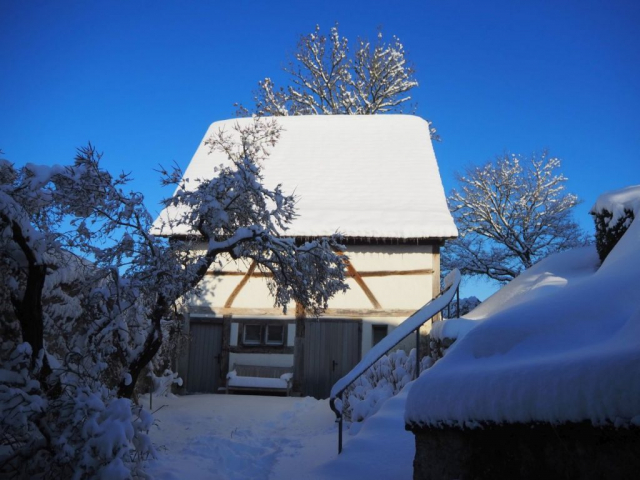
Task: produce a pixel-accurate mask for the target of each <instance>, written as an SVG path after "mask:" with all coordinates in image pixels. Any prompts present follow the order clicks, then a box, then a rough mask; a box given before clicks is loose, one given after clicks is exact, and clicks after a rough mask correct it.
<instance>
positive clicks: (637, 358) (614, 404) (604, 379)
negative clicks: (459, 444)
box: [405, 187, 640, 426]
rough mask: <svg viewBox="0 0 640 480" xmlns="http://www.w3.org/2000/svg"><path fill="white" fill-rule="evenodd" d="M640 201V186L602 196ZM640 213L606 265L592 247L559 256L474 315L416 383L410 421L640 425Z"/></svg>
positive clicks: (611, 203) (612, 205) (615, 201)
mask: <svg viewBox="0 0 640 480" xmlns="http://www.w3.org/2000/svg"><path fill="white" fill-rule="evenodd" d="M596 205H597V206H598V208H597V210H599V209H601V208H602V207H605V208H607V210H609V211H611V212H614V211H616V208H617V207H616V205H618V206H619V205H627V206H628V207H629V208H631V207H637V206H638V205H640V188H638V187H633V188H629V189H624V190H619V191H617V192H610V193H609V194H606V195H603V196H602V197H600V199H599V200H598V202H597V203H596ZM639 284H640V221H639V220H638V218H637V217H636V219H635V220H634V221H633V222H632V223H631V225H630V226H629V229H628V230H627V231H626V232H625V233H624V235H623V236H622V238H621V239H620V241H619V242H618V243H617V245H616V246H615V247H614V248H613V250H612V251H611V253H610V254H609V256H608V257H607V258H606V260H605V261H604V262H603V263H602V265H600V266H599V260H598V256H597V254H596V251H595V247H594V246H593V245H590V246H587V247H582V248H578V249H574V250H569V251H566V252H562V253H558V254H555V255H552V256H550V257H548V258H546V259H544V260H542V261H541V262H539V263H538V264H536V265H534V266H533V267H532V268H530V269H528V270H526V271H524V272H522V273H521V274H520V275H519V276H518V277H517V278H516V279H515V280H513V281H512V282H511V283H509V284H508V285H506V286H505V287H504V288H502V289H501V290H499V291H498V292H497V293H496V294H494V295H493V296H492V297H490V298H489V299H487V300H486V301H485V302H484V303H482V304H481V305H479V306H478V307H477V308H476V309H474V310H473V311H471V312H470V313H469V314H468V315H466V319H467V320H469V321H473V320H475V321H476V323H477V326H475V327H474V328H472V329H470V328H468V327H469V325H468V322H467V323H466V324H464V325H462V326H460V325H454V329H456V328H457V329H458V330H460V329H461V328H460V327H463V329H464V332H458V333H462V335H457V336H458V340H456V342H455V343H454V344H453V346H452V347H451V348H450V349H449V351H448V352H447V354H446V355H445V357H444V358H442V359H441V360H439V361H438V362H437V363H436V364H435V365H434V366H433V367H432V368H431V369H429V370H427V371H425V372H424V373H423V375H422V376H421V377H420V378H419V379H418V380H417V381H416V382H415V384H414V386H413V388H412V390H411V392H410V393H409V397H408V399H407V407H406V414H405V420H406V421H407V422H408V423H410V424H412V425H420V426H439V425H453V426H471V425H474V424H476V423H477V422H481V423H482V422H496V423H501V422H510V423H519V422H525V423H526V422H537V421H541V422H550V423H565V422H580V421H584V420H587V421H591V422H592V423H594V424H607V423H610V424H615V425H629V424H635V425H640V296H638V285H639Z"/></svg>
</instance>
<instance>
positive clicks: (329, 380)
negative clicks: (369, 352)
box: [302, 319, 362, 398]
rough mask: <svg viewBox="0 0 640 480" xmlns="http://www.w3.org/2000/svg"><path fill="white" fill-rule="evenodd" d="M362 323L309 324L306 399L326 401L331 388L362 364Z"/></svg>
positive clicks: (308, 321)
mask: <svg viewBox="0 0 640 480" xmlns="http://www.w3.org/2000/svg"><path fill="white" fill-rule="evenodd" d="M361 337H362V322H361V321H358V320H325V319H320V320H307V321H306V323H305V346H304V371H305V372H304V378H303V382H302V384H303V392H302V393H303V395H311V396H313V397H316V398H327V397H328V396H329V394H330V392H331V387H332V386H333V384H334V383H336V382H337V381H338V380H339V379H340V378H342V377H343V376H344V375H346V374H347V373H348V372H349V371H350V370H351V369H352V368H353V367H354V366H355V365H356V364H357V363H358V361H359V360H360V345H361Z"/></svg>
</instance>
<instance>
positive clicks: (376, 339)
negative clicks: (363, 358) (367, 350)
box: [371, 325, 389, 346]
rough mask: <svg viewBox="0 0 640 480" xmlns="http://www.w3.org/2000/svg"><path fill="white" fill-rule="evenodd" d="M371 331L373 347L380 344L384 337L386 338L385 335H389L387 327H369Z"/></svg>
mask: <svg viewBox="0 0 640 480" xmlns="http://www.w3.org/2000/svg"><path fill="white" fill-rule="evenodd" d="M371 328H372V330H373V344H372V346H373V345H377V344H378V343H380V340H382V339H383V338H384V337H386V336H387V333H389V326H388V325H372V326H371Z"/></svg>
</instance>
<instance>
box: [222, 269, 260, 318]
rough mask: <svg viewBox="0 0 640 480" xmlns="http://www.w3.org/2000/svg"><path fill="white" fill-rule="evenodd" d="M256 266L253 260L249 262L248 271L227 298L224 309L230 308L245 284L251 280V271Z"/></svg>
mask: <svg viewBox="0 0 640 480" xmlns="http://www.w3.org/2000/svg"><path fill="white" fill-rule="evenodd" d="M256 266H257V263H256V261H255V260H254V261H253V262H251V265H250V266H249V270H248V271H247V273H245V275H244V277H242V280H240V283H238V285H236V288H234V289H233V292H231V295H229V298H227V301H226V302H225V304H224V307H225V308H231V306H232V305H233V302H234V301H235V299H236V297H237V296H238V294H239V293H240V292H241V291H242V289H243V288H244V286H245V285H246V284H247V282H248V281H249V279H250V278H251V275H252V274H253V271H254V270H255V269H256Z"/></svg>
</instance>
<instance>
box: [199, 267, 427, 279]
mask: <svg viewBox="0 0 640 480" xmlns="http://www.w3.org/2000/svg"><path fill="white" fill-rule="evenodd" d="M357 273H358V274H359V275H360V277H362V278H368V277H394V276H403V275H431V274H433V273H434V270H433V269H431V268H422V269H418V270H372V271H369V272H357ZM246 274H247V272H240V271H232V272H224V271H222V272H216V271H213V272H207V275H213V276H216V277H218V276H220V277H240V276H244V275H246ZM346 275H347V277H354V275H352V274H351V273H350V272H349V271H347V274H346ZM251 276H252V277H253V278H271V277H273V274H272V273H271V272H259V271H258V272H253V274H252V275H251Z"/></svg>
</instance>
